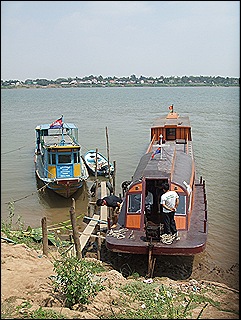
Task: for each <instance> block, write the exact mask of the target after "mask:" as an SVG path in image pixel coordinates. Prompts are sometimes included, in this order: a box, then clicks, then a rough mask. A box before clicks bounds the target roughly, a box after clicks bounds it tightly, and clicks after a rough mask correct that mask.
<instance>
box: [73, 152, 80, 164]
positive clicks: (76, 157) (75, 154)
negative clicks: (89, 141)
mask: <svg viewBox="0 0 241 320" xmlns="http://www.w3.org/2000/svg"><path fill="white" fill-rule="evenodd" d="M74 163H80V157H79V152H75V153H74Z"/></svg>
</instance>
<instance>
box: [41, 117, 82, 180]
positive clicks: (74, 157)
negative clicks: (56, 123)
mask: <svg viewBox="0 0 241 320" xmlns="http://www.w3.org/2000/svg"><path fill="white" fill-rule="evenodd" d="M35 132H36V150H35V153H36V154H41V156H42V164H43V166H42V171H43V172H41V173H40V175H41V176H44V177H46V178H49V179H55V178H57V179H65V178H78V177H80V176H81V159H80V150H81V146H80V145H79V143H78V128H77V127H76V126H75V125H74V124H72V123H63V125H62V127H61V128H51V127H50V125H49V124H43V125H41V126H37V127H36V128H35ZM39 168H41V166H39Z"/></svg>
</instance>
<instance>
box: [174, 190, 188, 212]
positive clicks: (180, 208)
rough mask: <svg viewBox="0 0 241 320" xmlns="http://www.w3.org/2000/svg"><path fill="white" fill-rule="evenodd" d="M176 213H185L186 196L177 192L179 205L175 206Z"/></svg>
mask: <svg viewBox="0 0 241 320" xmlns="http://www.w3.org/2000/svg"><path fill="white" fill-rule="evenodd" d="M176 213H177V214H186V196H185V195H180V194H179V205H178V207H177V211H176Z"/></svg>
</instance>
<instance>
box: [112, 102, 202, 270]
mask: <svg viewBox="0 0 241 320" xmlns="http://www.w3.org/2000/svg"><path fill="white" fill-rule="evenodd" d="M169 110H170V112H169V113H168V114H167V116H161V117H159V118H157V119H156V120H155V122H154V124H153V126H152V127H151V139H150V140H151V141H150V144H149V146H148V148H147V151H146V153H145V154H144V155H143V156H142V158H141V159H140V162H139V164H138V166H137V168H136V171H135V173H134V175H133V177H132V180H131V181H127V182H123V184H122V188H123V205H122V208H121V211H120V214H119V218H118V224H117V227H116V228H113V229H110V230H108V231H107V234H106V247H107V249H109V250H110V251H113V252H120V253H130V254H146V255H148V254H149V256H150V255H152V256H153V255H183V256H184V255H185V256H187V255H195V254H197V253H200V252H202V251H204V250H205V247H206V241H207V233H208V226H207V199H206V191H205V181H204V180H203V179H202V177H200V178H199V179H197V178H196V173H195V161H194V154H193V144H192V135H191V126H190V122H189V117H188V116H179V114H178V113H176V112H174V111H173V106H170V107H169ZM164 182H168V183H169V185H170V189H171V190H175V191H176V192H177V193H178V195H179V199H180V202H179V205H178V208H177V211H176V214H175V221H176V226H177V229H178V235H179V238H180V239H179V240H178V241H176V240H174V239H173V241H166V240H165V239H166V238H165V236H163V223H162V222H163V218H162V206H161V205H160V197H161V195H162V193H163V191H162V189H161V185H162V184H163V183H164ZM147 190H148V191H150V192H151V193H152V194H153V204H152V205H151V208H149V209H150V210H149V209H147V207H146V206H145V195H146V191H147ZM149 267H150V265H149Z"/></svg>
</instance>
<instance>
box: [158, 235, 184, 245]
mask: <svg viewBox="0 0 241 320" xmlns="http://www.w3.org/2000/svg"><path fill="white" fill-rule="evenodd" d="M160 240H161V242H162V243H164V244H172V243H173V241H174V240H180V238H179V237H177V236H175V235H172V234H166V233H164V234H162V235H161V236H160Z"/></svg>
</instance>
